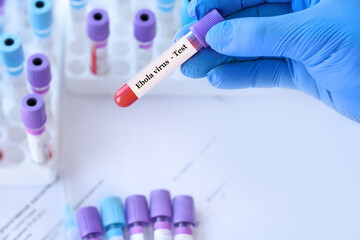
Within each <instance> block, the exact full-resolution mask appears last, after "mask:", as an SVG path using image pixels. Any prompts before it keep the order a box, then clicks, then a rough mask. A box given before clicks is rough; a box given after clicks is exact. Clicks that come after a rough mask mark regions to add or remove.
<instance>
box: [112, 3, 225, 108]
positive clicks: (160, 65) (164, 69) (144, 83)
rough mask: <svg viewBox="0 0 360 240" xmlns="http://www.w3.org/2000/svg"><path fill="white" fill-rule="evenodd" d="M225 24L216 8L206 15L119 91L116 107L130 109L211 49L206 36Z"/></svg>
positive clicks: (116, 94) (116, 95) (116, 96)
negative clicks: (180, 69) (157, 86)
mask: <svg viewBox="0 0 360 240" xmlns="http://www.w3.org/2000/svg"><path fill="white" fill-rule="evenodd" d="M222 21H224V19H223V17H222V16H221V15H220V14H219V12H218V11H217V10H216V9H213V10H212V11H210V12H209V13H207V14H206V15H205V16H204V17H203V18H202V19H200V20H199V21H198V22H197V23H195V24H194V25H193V26H192V27H191V28H190V32H189V33H188V34H186V35H185V36H183V37H182V38H180V39H179V40H178V41H177V42H176V43H174V44H173V45H172V46H170V47H169V48H168V49H167V50H166V51H165V52H164V53H163V54H161V55H160V56H159V57H158V58H157V59H155V60H154V61H152V62H151V63H150V64H149V65H147V66H146V67H145V68H144V69H143V70H141V71H140V72H139V73H138V74H137V75H136V76H135V77H133V78H132V79H130V80H129V81H128V82H127V83H126V84H125V85H123V86H122V87H121V88H120V89H119V90H117V92H116V93H115V97H114V99H115V102H116V104H117V105H119V106H120V107H128V106H130V105H131V104H133V103H134V102H135V101H136V100H138V99H139V98H141V97H142V96H144V95H145V94H146V93H147V92H148V91H150V89H152V88H153V87H155V86H156V85H157V84H158V83H160V82H161V81H162V80H163V79H164V78H166V77H167V76H168V75H169V74H170V73H172V72H173V71H174V70H175V69H176V68H178V67H180V65H181V64H183V63H184V62H185V61H186V60H188V59H189V58H191V57H192V56H193V55H194V54H195V53H197V52H198V51H200V50H201V49H202V48H203V47H205V48H206V47H209V45H208V44H207V43H206V41H205V37H206V33H207V32H208V31H209V30H210V29H211V27H213V26H215V25H216V24H218V23H219V22H222Z"/></svg>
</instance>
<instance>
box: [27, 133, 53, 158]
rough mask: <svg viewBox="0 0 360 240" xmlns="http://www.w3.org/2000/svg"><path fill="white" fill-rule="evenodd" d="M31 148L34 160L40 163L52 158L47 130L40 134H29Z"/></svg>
mask: <svg viewBox="0 0 360 240" xmlns="http://www.w3.org/2000/svg"><path fill="white" fill-rule="evenodd" d="M28 141H29V148H30V153H31V157H32V159H33V161H34V162H35V163H38V164H42V163H45V162H46V161H47V160H49V159H50V149H49V144H48V139H47V136H46V132H43V133H42V134H40V135H32V134H28Z"/></svg>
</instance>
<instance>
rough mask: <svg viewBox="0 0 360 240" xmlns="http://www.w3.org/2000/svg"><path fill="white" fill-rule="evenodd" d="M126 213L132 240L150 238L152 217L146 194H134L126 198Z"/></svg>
mask: <svg viewBox="0 0 360 240" xmlns="http://www.w3.org/2000/svg"><path fill="white" fill-rule="evenodd" d="M125 215H126V223H127V226H128V228H129V232H130V240H145V239H148V235H147V234H148V226H149V223H150V217H149V209H148V205H147V201H146V198H145V196H143V195H132V196H130V197H128V198H126V201H125Z"/></svg>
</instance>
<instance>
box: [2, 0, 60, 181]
mask: <svg viewBox="0 0 360 240" xmlns="http://www.w3.org/2000/svg"><path fill="white" fill-rule="evenodd" d="M17 2H21V1H6V5H5V16H4V18H5V21H4V23H5V24H4V28H5V31H4V32H5V33H10V32H11V33H16V34H18V35H19V36H20V38H21V40H22V46H23V49H24V53H25V59H27V58H28V57H29V56H30V55H32V54H34V53H39V52H41V50H40V48H39V45H38V43H37V40H36V37H35V36H34V34H33V31H32V29H31V28H30V26H29V25H28V23H25V22H24V24H25V25H24V26H19V24H22V22H21V23H20V22H19V15H18V14H20V13H19V12H18V11H19V9H18V7H19V6H18V5H16V3H17ZM24 2H25V1H24ZM59 3H60V1H53V4H59ZM53 9H54V11H53V14H54V23H53V30H54V31H53V34H54V35H55V34H56V37H54V38H53V39H54V46H56V47H54V49H60V48H59V47H58V45H61V44H62V42H61V39H62V37H61V35H62V32H63V31H62V24H61V21H58V20H59V19H60V20H61V8H57V6H54V8H53ZM55 9H56V10H55ZM14 13H17V14H14ZM21 14H24V12H22V13H21ZM22 17H23V16H22ZM59 17H60V18H59ZM50 62H51V71H52V80H51V84H50V91H51V109H52V115H51V120H50V119H49V120H50V121H49V120H48V121H47V123H46V129H47V134H48V137H49V145H50V148H51V154H52V158H51V159H50V160H49V161H48V162H47V163H45V164H42V165H39V164H36V163H34V162H33V161H32V158H31V156H30V151H29V147H28V142H27V135H26V129H25V127H24V126H23V124H22V122H21V121H19V122H10V121H9V120H6V119H4V122H0V150H1V153H2V158H1V161H0V185H3V186H5V185H6V186H26V185H28V186H36V185H44V184H48V183H50V182H52V181H54V180H55V179H56V177H57V176H58V171H57V169H58V168H57V165H58V160H59V156H58V154H59V151H58V136H59V115H60V113H59V110H60V108H59V99H60V75H61V69H62V68H61V54H60V51H54V55H53V58H52V59H50ZM25 63H26V60H25ZM24 71H25V72H26V66H24ZM5 77H6V73H5V72H4V71H2V73H1V77H0V87H2V86H1V83H2V80H4V78H5ZM29 89H30V88H29ZM30 92H31V91H30V90H29V93H30ZM19 104H20V103H19ZM1 111H2V109H1Z"/></svg>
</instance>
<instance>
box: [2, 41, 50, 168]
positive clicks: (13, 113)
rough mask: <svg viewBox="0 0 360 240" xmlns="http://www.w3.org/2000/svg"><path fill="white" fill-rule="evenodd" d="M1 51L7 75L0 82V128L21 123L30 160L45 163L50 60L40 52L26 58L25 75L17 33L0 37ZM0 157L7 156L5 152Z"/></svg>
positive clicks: (48, 150)
mask: <svg viewBox="0 0 360 240" xmlns="http://www.w3.org/2000/svg"><path fill="white" fill-rule="evenodd" d="M0 52H1V55H2V59H3V65H4V67H5V69H6V76H5V78H4V80H3V81H2V82H1V83H0V88H1V91H2V94H1V95H0V96H1V97H0V105H1V106H2V108H1V109H2V110H3V111H2V112H1V113H0V122H1V123H2V125H10V124H13V123H15V124H17V123H20V122H21V120H22V122H23V124H24V126H25V128H26V131H27V136H28V142H29V151H30V153H31V158H32V160H33V162H34V163H37V164H44V163H46V162H47V161H48V160H50V158H51V155H52V154H51V151H50V149H49V144H48V139H47V135H46V131H45V124H46V122H47V121H48V122H49V121H51V119H52V115H53V113H52V109H51V96H50V94H51V91H50V82H51V79H52V75H51V69H50V60H49V58H48V57H47V56H46V55H44V54H42V53H37V54H33V55H31V56H30V57H29V58H28V59H27V62H26V73H25V70H24V68H25V67H24V65H25V57H24V51H23V47H22V43H21V39H20V37H19V36H18V35H16V34H4V35H3V36H1V38H0ZM26 78H27V80H28V81H26ZM29 89H30V90H29ZM0 151H2V150H1V146H0ZM0 155H1V156H2V157H6V153H2V154H0Z"/></svg>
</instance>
